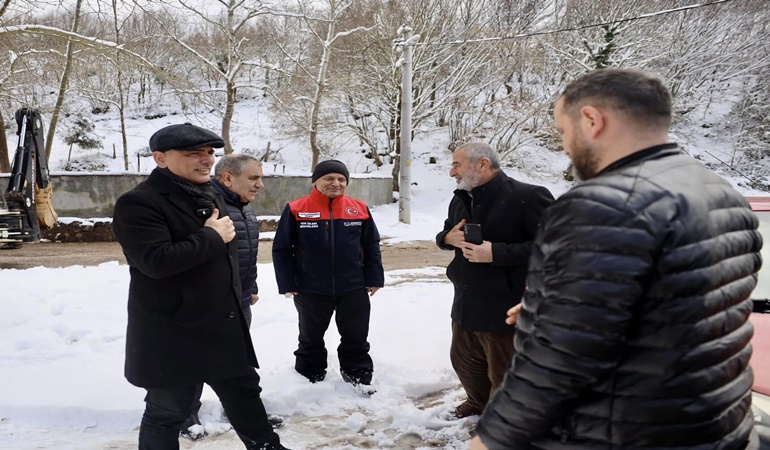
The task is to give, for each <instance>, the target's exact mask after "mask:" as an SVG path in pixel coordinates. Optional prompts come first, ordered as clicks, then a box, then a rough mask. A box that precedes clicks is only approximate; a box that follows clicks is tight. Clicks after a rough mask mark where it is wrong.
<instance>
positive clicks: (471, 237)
mask: <svg viewBox="0 0 770 450" xmlns="http://www.w3.org/2000/svg"><path fill="white" fill-rule="evenodd" d="M463 232H464V233H465V242H470V243H471V244H476V245H480V244H481V243H482V242H484V238H482V237H481V224H479V223H466V224H465V226H464V227H463Z"/></svg>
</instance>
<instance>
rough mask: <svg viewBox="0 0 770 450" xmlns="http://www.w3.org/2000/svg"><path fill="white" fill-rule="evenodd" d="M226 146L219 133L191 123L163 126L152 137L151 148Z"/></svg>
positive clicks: (173, 148) (164, 149)
mask: <svg viewBox="0 0 770 450" xmlns="http://www.w3.org/2000/svg"><path fill="white" fill-rule="evenodd" d="M224 146H225V141H223V140H222V138H221V137H219V135H218V134H216V133H214V132H213V131H209V130H207V129H205V128H201V127H197V126H195V125H193V124H191V123H181V124H178V125H169V126H167V127H163V128H161V129H160V130H158V131H156V132H155V134H153V135H152V137H150V150H151V151H153V152H167V151H169V150H195V149H198V148H201V147H214V148H221V147H224Z"/></svg>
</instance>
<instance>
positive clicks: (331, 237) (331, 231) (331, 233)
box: [327, 198, 337, 295]
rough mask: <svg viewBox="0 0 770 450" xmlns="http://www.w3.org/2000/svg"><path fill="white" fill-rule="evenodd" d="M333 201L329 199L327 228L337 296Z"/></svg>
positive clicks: (333, 280) (333, 283)
mask: <svg viewBox="0 0 770 450" xmlns="http://www.w3.org/2000/svg"><path fill="white" fill-rule="evenodd" d="M333 201H334V199H333V198H330V199H329V223H328V224H327V226H328V227H329V240H330V243H331V252H332V295H336V294H337V286H336V284H337V283H336V276H335V274H334V266H335V264H334V259H335V255H334V253H335V252H334V249H335V246H334V212H333V210H332V202H333Z"/></svg>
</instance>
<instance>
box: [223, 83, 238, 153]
mask: <svg viewBox="0 0 770 450" xmlns="http://www.w3.org/2000/svg"><path fill="white" fill-rule="evenodd" d="M225 90H226V91H227V106H225V115H224V116H222V140H223V141H225V155H229V154H231V153H232V152H233V144H232V143H230V124H231V123H232V121H233V112H234V111H235V82H233V81H232V80H229V79H228V80H227V81H226V82H225Z"/></svg>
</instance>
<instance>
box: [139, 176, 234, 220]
mask: <svg viewBox="0 0 770 450" xmlns="http://www.w3.org/2000/svg"><path fill="white" fill-rule="evenodd" d="M147 182H148V183H149V184H151V185H152V186H153V188H155V190H156V191H157V192H158V193H159V194H161V195H162V196H163V197H165V198H167V199H168V202H169V203H171V205H172V207H174V208H177V209H179V210H180V211H182V212H184V213H185V214H187V215H188V216H190V217H192V218H193V219H194V220H195V221H196V222H200V220H201V218H200V217H198V216H196V215H195V211H196V208H198V205H197V204H196V203H195V201H194V200H193V198H192V197H190V194H188V193H187V192H185V191H184V190H182V188H180V187H179V186H177V185H175V184H174V183H172V182H171V180H170V179H169V178H168V177H167V176H165V175H163V174H162V173H160V169H157V168H156V169H154V170H153V171H152V172H150V175H149V176H148V177H147ZM216 199H217V196H216V195H215V196H214V200H215V201H214V204H215V205H216V206H217V207H218V208H220V209H221V207H220V205H218V204H217V203H218V202H217V200H216ZM220 201H221V200H220Z"/></svg>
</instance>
